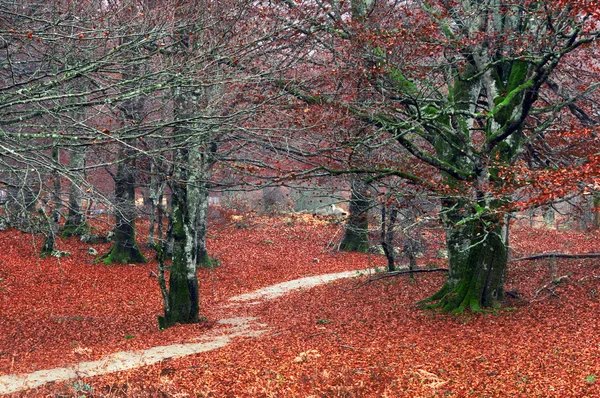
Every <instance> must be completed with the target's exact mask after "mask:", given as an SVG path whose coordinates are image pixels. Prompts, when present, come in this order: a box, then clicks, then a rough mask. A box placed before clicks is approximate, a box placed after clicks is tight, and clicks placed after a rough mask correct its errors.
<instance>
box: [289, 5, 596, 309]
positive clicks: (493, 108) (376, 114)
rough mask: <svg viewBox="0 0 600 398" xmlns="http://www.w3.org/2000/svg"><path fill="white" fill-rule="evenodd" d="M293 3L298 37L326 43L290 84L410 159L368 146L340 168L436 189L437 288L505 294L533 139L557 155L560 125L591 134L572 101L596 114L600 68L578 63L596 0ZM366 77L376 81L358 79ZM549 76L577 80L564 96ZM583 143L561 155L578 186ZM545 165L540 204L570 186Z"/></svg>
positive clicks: (573, 133) (471, 295)
mask: <svg viewBox="0 0 600 398" xmlns="http://www.w3.org/2000/svg"><path fill="white" fill-rule="evenodd" d="M287 4H288V5H290V8H289V9H288V12H289V13H293V15H294V18H293V21H290V29H291V30H292V31H294V32H296V33H297V34H298V36H297V37H299V39H298V41H297V42H296V45H297V46H298V47H301V46H302V45H303V44H304V42H309V43H311V44H310V45H311V46H313V45H314V46H317V48H318V50H317V51H314V52H313V53H312V54H311V57H310V58H308V61H307V62H309V63H311V64H312V65H313V68H312V69H311V71H310V73H303V72H304V71H302V70H299V69H298V73H299V76H301V78H290V79H289V80H288V81H287V83H286V85H282V88H283V89H284V90H285V91H286V92H287V93H289V94H291V95H294V96H296V97H297V98H300V99H302V100H303V101H305V102H306V103H307V104H309V105H311V106H313V107H317V106H320V107H322V108H328V109H337V110H339V111H340V113H341V114H342V115H344V117H348V115H351V116H353V117H354V118H355V119H357V120H360V121H361V122H363V123H365V124H366V125H367V126H370V130H371V131H372V134H373V136H376V137H377V139H376V142H374V141H372V142H371V144H370V145H371V146H372V147H373V148H375V149H377V151H381V150H382V148H385V150H386V151H390V150H394V151H396V153H397V156H398V158H399V159H404V158H407V157H408V158H409V159H410V160H409V161H408V162H401V164H400V162H377V161H376V160H375V161H372V160H369V159H364V158H362V159H360V161H361V162H360V163H359V162H356V161H355V162H353V163H352V164H351V166H350V167H349V168H346V169H345V171H346V172H351V173H369V174H371V178H383V177H385V176H390V175H395V176H398V177H402V178H404V179H406V180H408V181H410V182H411V183H414V184H418V185H421V186H423V187H425V188H427V189H429V190H430V192H431V193H432V194H434V195H438V196H440V197H441V204H442V210H441V212H440V216H441V219H442V222H443V224H444V227H445V230H446V242H447V246H448V253H449V266H450V272H449V277H448V279H447V281H446V283H445V284H444V286H443V287H442V288H441V289H440V291H439V292H437V293H436V294H434V295H433V296H432V297H431V298H430V299H429V300H428V302H429V303H431V305H432V306H435V307H439V308H442V309H444V310H449V311H463V310H464V309H465V308H470V309H472V310H479V309H480V308H482V307H494V306H497V305H499V304H500V302H501V301H502V300H503V297H504V276H505V272H506V267H507V241H506V239H507V234H506V230H507V225H506V216H507V214H509V213H510V212H511V211H514V210H516V209H519V208H520V206H522V205H523V204H524V203H523V202H522V201H518V200H516V199H517V195H519V194H520V193H522V192H523V191H522V188H521V187H522V186H523V185H522V184H523V182H524V181H528V180H530V179H531V178H532V176H533V175H535V173H538V174H539V172H541V170H540V166H539V165H534V166H533V167H532V168H531V169H530V171H529V172H526V167H525V166H524V164H525V162H526V159H525V157H526V155H525V152H526V150H527V149H528V148H529V147H531V146H539V145H540V144H541V143H543V146H545V148H546V149H545V150H544V152H546V153H548V154H550V153H552V152H554V155H556V153H557V152H561V151H563V150H564V149H565V146H564V145H563V144H564V142H562V143H561V139H562V136H566V135H568V136H570V137H571V138H570V139H569V140H570V144H575V145H577V146H578V147H579V148H580V149H581V150H584V148H585V143H586V142H589V141H588V140H589V139H591V132H590V130H591V129H590V127H589V125H587V126H586V125H582V124H581V123H579V126H578V122H581V120H582V118H575V117H570V116H569V112H571V114H574V113H577V112H575V111H574V109H573V107H572V106H571V105H577V104H579V105H577V106H578V107H579V109H582V110H583V111H584V112H587V113H588V114H590V109H589V108H590V103H589V102H588V103H586V98H589V96H590V95H592V94H594V93H595V90H596V87H597V84H596V83H597V81H598V80H597V79H598V77H599V75H598V74H595V75H594V77H590V75H589V74H588V75H587V79H586V80H580V79H577V78H575V77H574V75H573V74H572V73H573V72H574V71H575V70H577V68H578V67H583V65H581V64H579V62H578V59H582V58H585V57H588V58H591V57H593V56H594V54H595V51H596V50H595V49H596V47H595V46H596V44H595V42H596V39H597V38H598V28H597V26H598V25H597V24H598V15H597V13H595V11H594V6H593V5H592V2H588V1H581V2H570V1H559V2H554V3H553V4H551V5H549V4H547V3H544V2H542V1H529V0H527V1H525V0H523V1H503V0H486V1H461V2H447V1H436V0H432V1H428V0H418V1H414V2H374V1H367V0H355V1H350V2H337V1H333V2H318V3H309V2H300V3H292V2H288V3H287ZM298 21H303V22H298ZM300 32H303V33H302V34H300ZM312 43H318V44H312ZM364 78H366V79H367V80H368V82H369V84H368V85H359V82H361V81H362V80H363V79H364ZM551 79H555V80H557V81H561V82H562V86H563V87H564V86H568V87H569V88H568V90H566V89H565V88H563V89H562V91H561V93H562V95H563V97H562V98H561V97H559V96H557V95H556V94H555V92H554V91H553V89H552V83H551V82H552V80H551ZM359 86H360V87H361V91H360V95H357V94H356V88H357V87H359ZM567 93H568V94H567ZM576 103H577V104H576ZM567 131H568V132H569V133H568V134H562V133H566V132H567ZM561 134H562V136H561ZM338 142H339V141H338ZM341 143H342V142H340V144H341ZM375 144H377V145H375ZM582 144H583V145H582ZM348 153H350V154H353V153H354V152H352V151H348ZM579 153H580V154H581V153H584V157H583V159H582V161H581V162H580V163H581V164H582V166H581V167H578V168H577V169H578V170H579V171H578V172H577V173H575V172H574V171H568V170H566V168H565V167H559V168H560V169H561V170H560V171H561V172H563V173H566V174H568V175H569V176H571V177H573V176H574V175H577V177H578V178H579V179H580V182H581V183H580V188H581V187H583V186H586V185H587V186H590V185H593V182H594V181H595V180H594V178H595V177H593V176H592V175H591V174H589V173H586V172H585V171H584V169H594V170H598V167H597V165H598V159H597V157H598V155H597V154H592V153H589V151H588V152H587V154H585V152H579ZM329 171H330V172H334V173H336V174H339V173H342V172H344V170H341V169H337V170H333V169H332V168H329ZM544 175H546V176H547V177H546V178H543V179H537V182H536V184H539V185H542V184H543V183H546V187H545V188H546V192H549V191H551V192H552V194H551V195H536V197H537V198H538V199H539V200H537V201H533V202H535V204H539V203H542V202H543V201H544V200H546V201H547V200H549V199H551V198H552V197H554V198H555V197H558V196H560V195H561V194H563V195H564V194H566V193H567V192H565V190H564V188H563V189H561V188H560V187H558V185H550V184H551V182H550V181H551V179H552V178H558V176H559V173H558V171H557V172H556V173H554V172H550V173H548V172H546V173H545V174H544ZM551 176H552V177H551ZM542 181H543V182H542ZM563 181H564V180H563ZM584 181H585V182H587V184H586V183H584ZM539 185H538V186H539ZM549 186H550V187H549ZM571 186H573V184H571ZM538 192H540V191H538ZM531 198H532V197H531V196H530V201H529V203H532V200H531Z"/></svg>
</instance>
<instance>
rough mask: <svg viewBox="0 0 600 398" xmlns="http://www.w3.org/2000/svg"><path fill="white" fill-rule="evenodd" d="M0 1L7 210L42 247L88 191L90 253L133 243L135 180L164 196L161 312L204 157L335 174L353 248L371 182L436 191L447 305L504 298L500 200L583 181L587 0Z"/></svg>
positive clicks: (197, 223)
mask: <svg viewBox="0 0 600 398" xmlns="http://www.w3.org/2000/svg"><path fill="white" fill-rule="evenodd" d="M0 5H2V6H3V10H6V11H3V12H2V14H1V16H0V18H1V23H2V28H1V30H0V82H1V84H2V86H1V87H0V120H1V121H0V129H1V131H0V133H1V134H2V135H1V137H0V139H1V140H0V145H2V146H1V148H0V152H1V153H0V155H1V159H0V161H1V162H2V170H1V172H2V179H3V180H2V182H3V184H4V187H5V189H4V191H5V195H6V197H7V205H6V210H5V214H4V216H5V219H6V222H8V223H9V224H12V225H14V226H17V227H21V228H29V229H32V228H33V229H35V230H36V231H37V232H43V233H45V234H46V235H48V236H49V237H50V238H51V239H50V240H49V241H48V243H49V247H50V244H51V243H52V242H53V237H54V236H55V235H56V234H57V232H58V226H59V225H63V233H64V235H65V236H69V235H77V234H80V233H81V231H82V230H85V229H86V228H87V226H88V225H87V223H86V220H85V212H84V210H83V209H84V208H86V206H87V207H91V202H92V201H93V202H95V203H102V204H103V205H105V206H106V207H108V208H110V209H112V211H113V215H114V230H115V232H116V234H115V245H114V247H113V249H112V251H111V252H109V253H107V255H106V257H105V260H106V262H125V263H129V262H137V261H144V257H143V256H142V254H141V251H140V250H139V247H138V243H137V241H136V233H135V228H134V225H135V219H136V217H137V216H138V209H136V207H135V195H136V188H138V191H139V187H140V185H141V181H145V183H146V184H148V185H149V186H148V187H147V189H148V191H149V192H150V195H149V196H150V197H151V202H152V209H151V211H152V214H153V215H154V214H158V215H159V217H158V223H159V225H160V226H161V228H162V221H161V217H162V213H163V212H162V210H158V213H156V212H157V209H158V208H159V207H160V206H162V202H161V201H160V200H159V198H160V197H161V196H162V195H163V194H166V195H167V196H168V195H171V200H170V201H169V203H170V205H171V208H170V209H169V210H168V214H169V217H170V221H169V230H170V234H165V235H163V234H160V233H159V234H157V235H156V236H155V235H154V227H152V229H151V230H152V232H151V234H152V235H151V237H152V241H151V243H153V244H157V243H158V244H159V245H160V246H161V248H160V250H161V251H162V252H163V253H168V252H170V251H172V256H173V257H172V258H173V263H172V266H171V269H170V274H169V278H170V283H169V284H168V287H167V284H166V282H165V281H164V280H163V281H162V282H161V289H162V292H163V295H164V299H165V309H166V311H165V318H164V321H165V323H164V325H169V324H172V323H174V322H195V321H197V319H198V289H197V284H198V281H197V277H196V272H195V270H196V266H197V265H211V264H213V261H212V259H211V258H210V256H209V254H208V252H207V250H206V243H205V241H206V231H207V207H208V192H209V190H210V189H211V188H214V187H216V186H218V185H219V184H220V183H221V182H220V181H219V177H220V175H219V174H218V173H217V174H215V167H214V166H215V165H216V164H219V163H220V165H221V166H223V167H225V168H226V169H227V170H229V171H235V172H237V173H238V175H239V178H238V179H237V181H238V182H240V183H243V184H245V185H246V186H247V187H260V186H265V185H269V184H270V185H273V186H276V185H280V184H282V183H284V184H288V185H293V184H295V183H296V182H297V181H299V180H303V179H305V178H309V177H316V178H324V177H328V176H335V177H340V176H346V175H347V177H348V181H351V182H349V183H348V187H351V189H350V190H351V194H350V197H349V201H350V206H349V210H350V217H349V223H348V227H347V229H346V239H344V241H343V242H342V245H341V246H342V248H343V249H346V250H361V251H365V250H367V248H368V242H367V240H368V237H367V233H366V231H367V229H368V220H367V217H366V212H367V210H368V208H369V207H370V206H372V205H373V204H374V203H375V201H374V200H373V199H374V198H372V197H370V196H372V195H373V194H374V191H373V190H370V188H369V187H370V186H371V187H372V186H378V187H382V186H383V187H385V188H384V189H382V192H385V194H386V195H388V197H387V198H386V200H385V201H384V202H385V203H389V204H393V203H396V204H401V203H403V200H404V198H415V197H417V196H419V195H422V196H425V197H426V198H427V199H428V200H436V201H439V203H440V206H441V211H440V213H439V216H440V219H441V221H442V223H443V225H444V228H445V232H446V243H447V250H448V253H449V265H450V275H449V278H448V280H447V282H446V283H445V284H444V286H443V287H442V288H441V290H440V292H439V293H437V294H435V295H434V296H433V297H431V300H430V301H431V302H432V303H433V306H438V307H441V308H443V309H445V310H457V311H462V310H463V309H464V308H467V307H469V308H471V309H474V310H475V309H479V308H481V307H482V306H496V305H498V303H499V302H500V301H502V298H503V294H504V289H503V280H504V273H505V270H506V264H507V258H508V253H507V244H508V240H507V239H508V234H507V231H508V217H509V215H510V214H511V213H513V212H515V211H518V210H521V209H523V208H525V207H527V206H539V205H542V204H547V203H549V202H552V201H556V200H558V199H560V198H564V197H568V196H574V195H577V194H580V193H588V194H590V195H591V194H596V193H597V190H598V186H600V181H598V177H597V175H598V160H599V159H598V151H597V127H596V126H597V122H598V120H597V119H598V113H597V102H596V100H597V93H596V89H597V85H598V76H599V74H598V72H599V71H598V67H599V66H598V64H597V61H595V56H596V55H597V51H598V50H597V42H596V39H597V37H598V21H597V18H598V16H597V14H596V13H595V8H594V6H593V5H592V3H590V2H585V1H580V2H556V4H553V5H548V4H545V3H543V2H538V1H525V0H523V1H517V2H514V1H512V2H506V1H501V0H487V1H462V2H458V3H456V2H453V3H451V2H448V1H424V0H418V1H414V2H389V3H381V2H373V1H367V0H352V1H347V2H338V1H332V2H304V1H298V2H294V1H283V2H273V3H268V4H266V3H265V4H262V3H256V2H251V1H219V2H214V1H208V0H195V1H192V0H190V1H175V0H173V1H165V2H156V1H151V0H143V1H142V0H123V1H107V2H99V1H98V2H95V1H92V2H87V3H77V4H73V3H71V2H67V3H64V4H63V3H62V2H50V3H38V2H34V1H31V2H28V1H26V2H22V3H21V4H19V5H16V4H14V2H6V1H1V0H0ZM111 178H112V179H113V180H114V182H113V181H110V179H111ZM98 180H103V181H106V180H109V183H108V184H103V185H104V186H99V184H97V183H94V181H98ZM67 187H68V192H69V193H68V194H67V192H66V190H67ZM84 202H86V203H84ZM34 210H36V211H35V212H34ZM65 213H66V214H65ZM396 214H397V213H396V212H395V210H394V209H391V211H390V212H389V213H388V215H387V216H388V218H387V221H388V222H389V221H393V219H394V218H396ZM407 214H408V213H407ZM153 217H154V216H153ZM407 217H408V216H407ZM23 220H27V221H25V222H23ZM34 220H35V222H34ZM392 224H394V223H393V222H392ZM391 232H392V231H391V230H390V231H388V232H387V233H385V234H384V237H383V241H384V243H385V244H386V245H387V246H386V249H387V250H388V251H389V250H390V247H389V246H390V245H391V243H390V238H389V237H390V236H392V235H390V233H391ZM409 240H410V239H409ZM409 250H410V251H411V252H412V249H410V248H409ZM50 251H51V250H50ZM392 253H393V251H392ZM390 258H391V257H390ZM161 275H162V273H161Z"/></svg>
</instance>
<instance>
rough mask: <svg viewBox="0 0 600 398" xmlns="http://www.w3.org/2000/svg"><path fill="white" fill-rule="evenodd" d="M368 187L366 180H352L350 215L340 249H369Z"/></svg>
mask: <svg viewBox="0 0 600 398" xmlns="http://www.w3.org/2000/svg"><path fill="white" fill-rule="evenodd" d="M367 193H368V188H367V186H366V184H365V183H364V181H362V180H360V179H355V180H354V181H353V182H352V191H351V194H350V208H349V212H350V214H349V217H348V221H347V222H346V232H345V234H344V239H343V240H342V243H341V244H340V250H343V251H347V252H353V251H356V252H363V253H366V252H367V251H368V250H369V219H368V217H367V213H368V210H369V205H370V203H369V199H368V197H367Z"/></svg>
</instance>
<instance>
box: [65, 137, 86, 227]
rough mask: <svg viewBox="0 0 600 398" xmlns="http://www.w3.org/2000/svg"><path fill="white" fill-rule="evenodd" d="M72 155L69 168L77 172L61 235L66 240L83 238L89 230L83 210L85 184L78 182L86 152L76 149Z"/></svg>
mask: <svg viewBox="0 0 600 398" xmlns="http://www.w3.org/2000/svg"><path fill="white" fill-rule="evenodd" d="M70 155H71V156H70V158H69V167H70V168H71V169H72V170H76V171H75V172H74V176H73V177H72V179H71V184H70V187H69V212H68V214H67V220H66V222H65V225H64V226H63V230H62V233H61V235H62V236H63V237H64V238H68V237H71V236H81V235H83V234H84V233H86V232H87V230H88V226H87V223H86V220H85V214H84V212H83V210H82V208H81V203H82V200H83V192H82V187H83V184H81V183H78V182H79V181H77V180H78V179H79V178H80V176H81V173H82V172H81V171H80V170H82V169H83V167H84V163H85V152H84V151H83V150H82V149H79V148H74V149H72V150H71V154H70Z"/></svg>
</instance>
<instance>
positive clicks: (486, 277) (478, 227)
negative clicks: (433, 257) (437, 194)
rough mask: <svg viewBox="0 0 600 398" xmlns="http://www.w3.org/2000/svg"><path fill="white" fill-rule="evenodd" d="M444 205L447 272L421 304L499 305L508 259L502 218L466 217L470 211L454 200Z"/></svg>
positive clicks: (472, 307) (446, 307)
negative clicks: (444, 281)
mask: <svg viewBox="0 0 600 398" xmlns="http://www.w3.org/2000/svg"><path fill="white" fill-rule="evenodd" d="M443 207H444V210H443V221H444V227H445V229H446V243H447V246H448V262H449V269H450V271H449V275H448V279H447V280H446V283H445V284H444V285H443V286H442V288H441V289H440V290H439V291H438V292H437V293H435V294H434V295H433V296H431V297H430V298H429V299H426V300H425V301H424V302H423V303H427V302H433V303H432V304H429V306H431V307H434V308H441V309H442V310H443V311H453V312H463V311H464V310H465V309H466V308H469V309H470V310H471V311H480V310H481V309H482V308H484V307H491V308H495V307H498V306H499V305H500V304H501V303H502V301H503V300H504V276H505V273H506V266H507V262H508V250H507V246H506V243H505V241H504V238H503V225H502V224H503V223H502V217H500V216H497V215H490V216H488V217H485V216H482V217H471V218H465V214H467V215H470V214H471V212H470V211H469V209H466V208H465V206H464V204H463V203H457V202H454V201H452V202H451V203H450V201H446V203H444V206H443ZM461 210H462V211H461Z"/></svg>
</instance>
